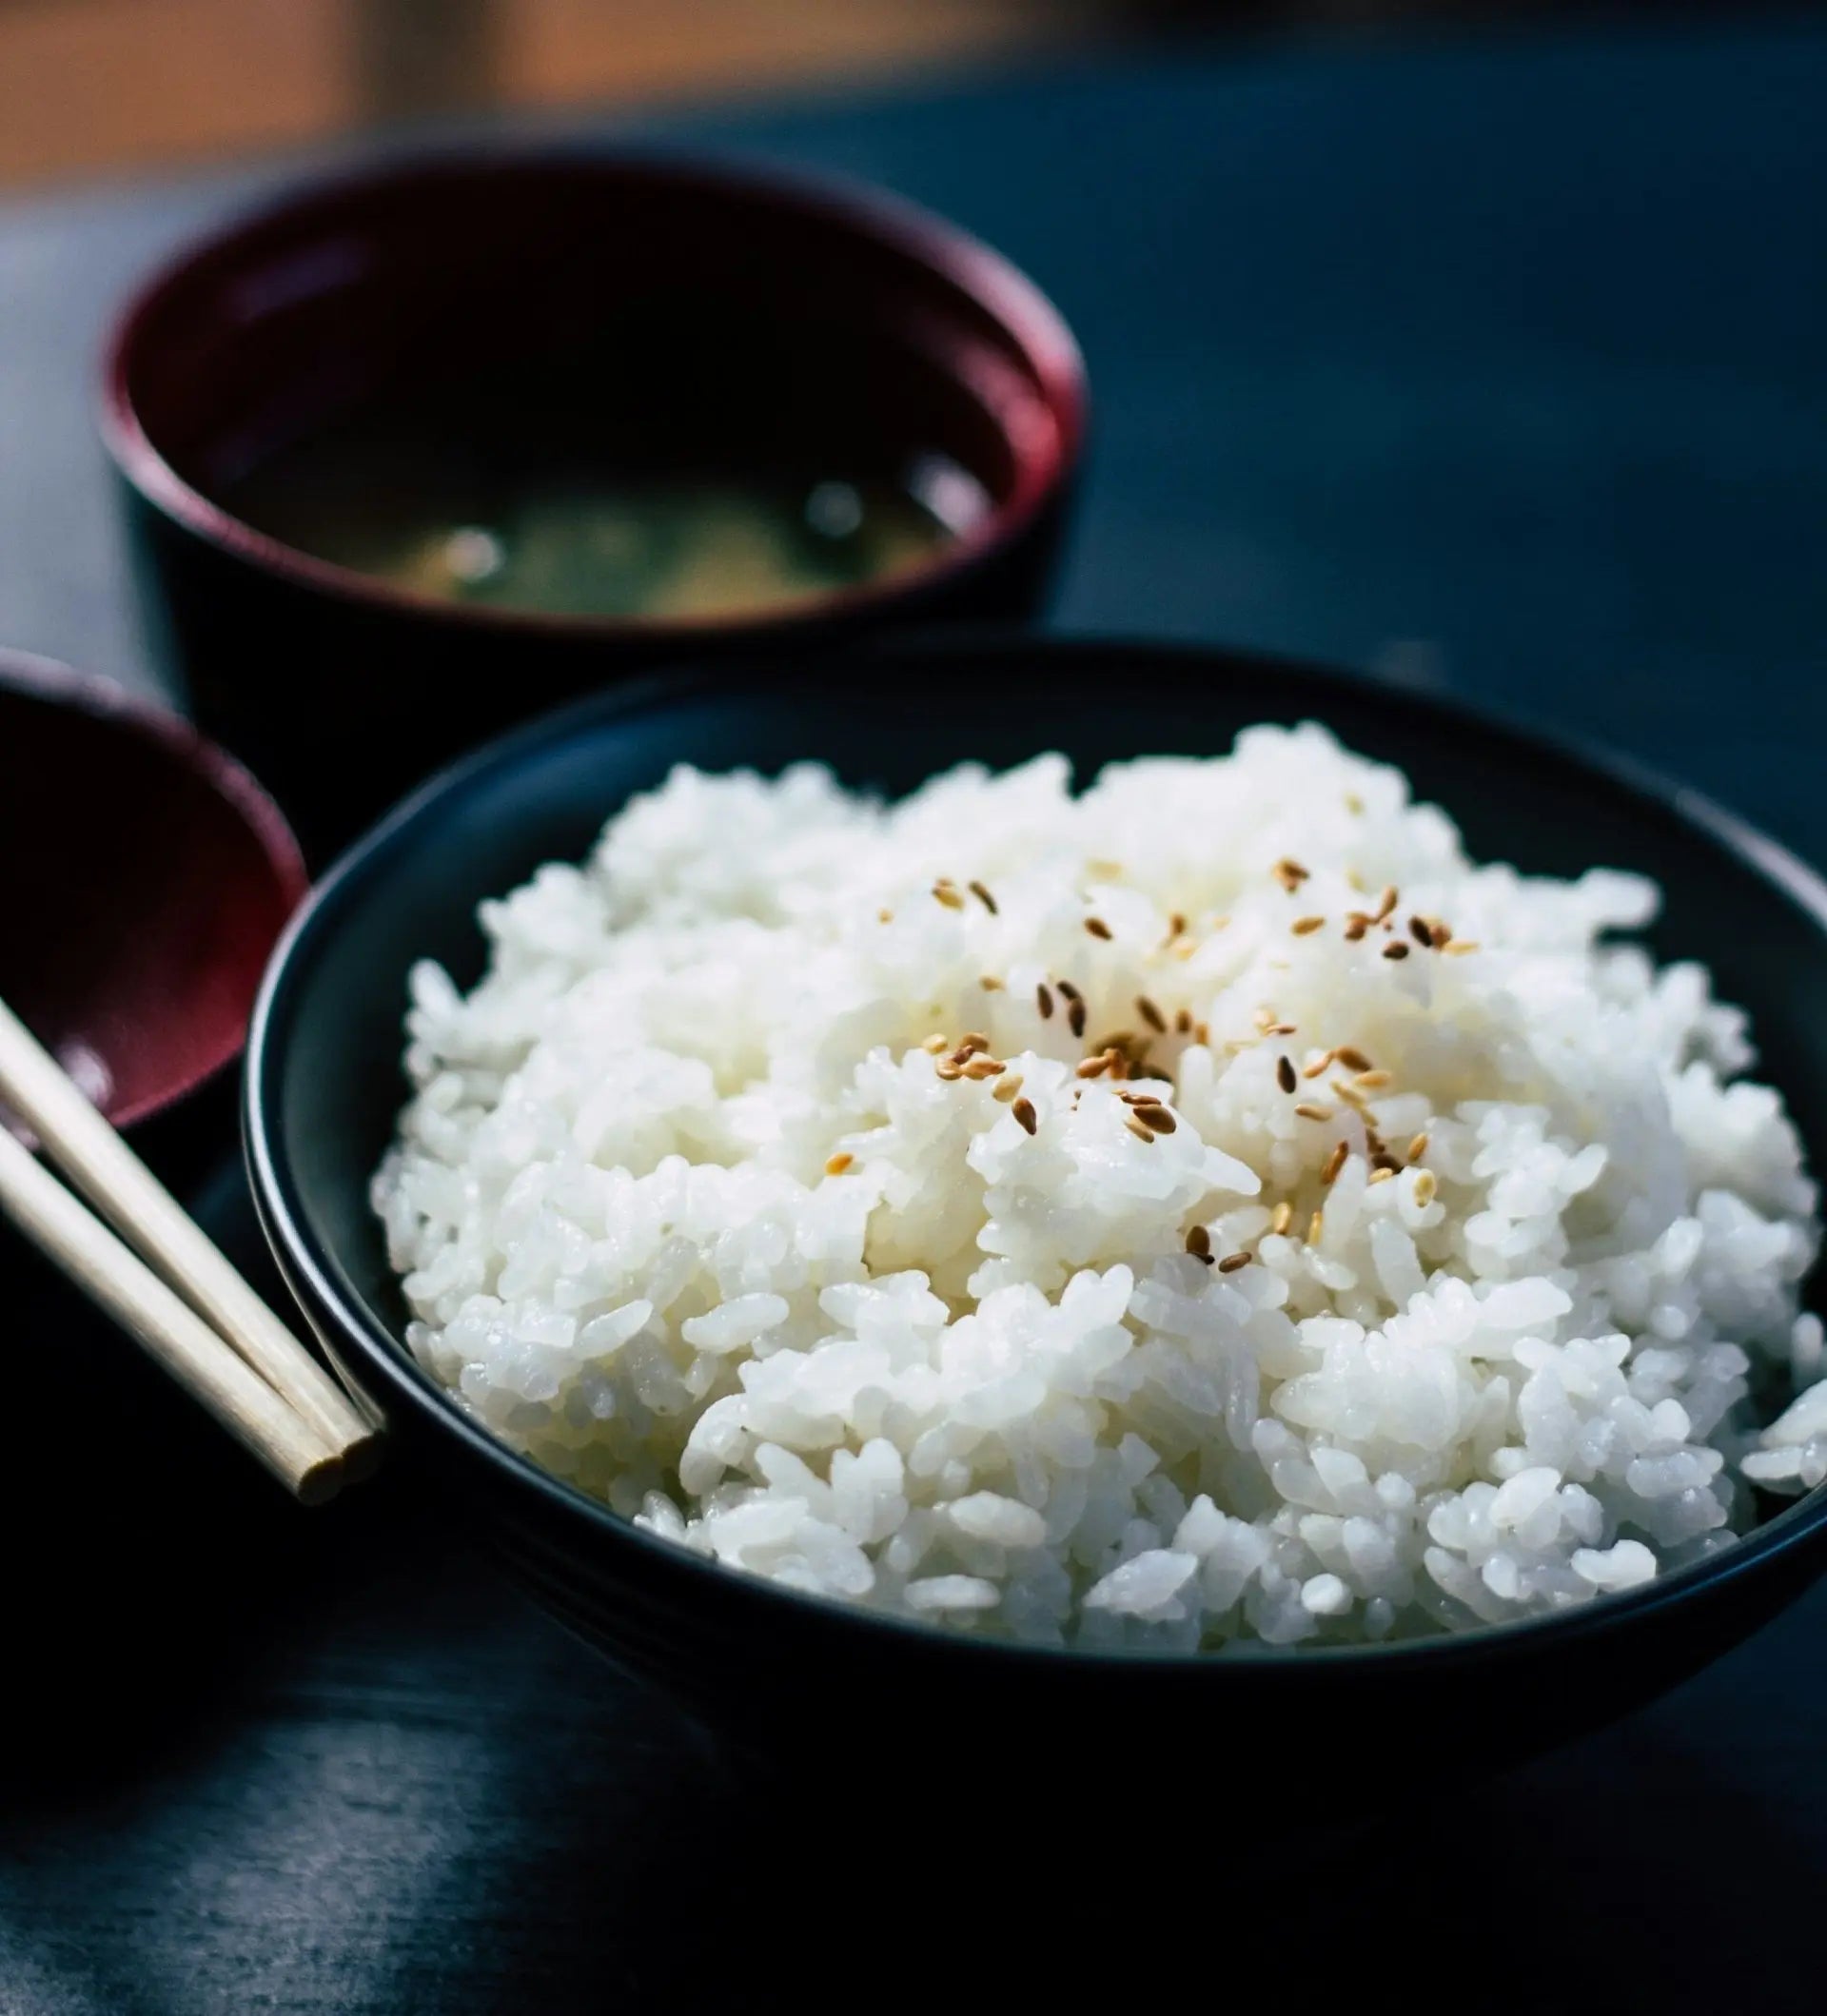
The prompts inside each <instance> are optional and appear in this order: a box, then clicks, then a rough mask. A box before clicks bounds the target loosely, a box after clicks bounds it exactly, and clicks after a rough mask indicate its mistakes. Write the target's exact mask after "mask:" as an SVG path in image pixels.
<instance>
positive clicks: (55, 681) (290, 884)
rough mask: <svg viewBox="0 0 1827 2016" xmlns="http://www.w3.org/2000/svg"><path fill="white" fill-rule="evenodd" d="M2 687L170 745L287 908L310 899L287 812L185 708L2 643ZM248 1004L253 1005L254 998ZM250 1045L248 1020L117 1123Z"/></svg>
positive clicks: (172, 1095)
mask: <svg viewBox="0 0 1827 2016" xmlns="http://www.w3.org/2000/svg"><path fill="white" fill-rule="evenodd" d="M0 688H4V689H5V690H7V691H9V692H12V693H21V694H25V695H29V697H31V698H34V699H41V700H49V701H50V702H51V703H52V704H53V705H56V706H59V707H68V708H70V709H71V710H73V711H74V712H76V713H79V714H88V716H89V717H90V718H91V719H92V720H95V721H98V722H100V723H101V724H103V725H104V726H105V727H108V728H110V729H118V730H120V731H121V732H123V733H124V734H130V735H136V736H138V737H139V739H140V740H142V741H144V742H148V743H150V744H152V745H153V746H154V747H156V748H158V749H160V750H162V751H163V752H164V753H165V754H166V755H167V756H168V757H169V758H170V759H171V761H172V762H173V763H174V764H175V765H176V766H177V767H178V768H180V769H183V770H186V771H188V772H189V773H190V774H191V775H192V776H194V777H196V778H198V779H200V780H201V781H202V782H203V783H204V784H205V785H206V787H207V788H208V789H209V790H210V791H212V792H213V793H215V794H216V796H217V797H218V798H220V799H222V800H223V801H224V802H225V803H226V804H227V805H228V806H229V807H230V808H231V809H232V810H233V811H234V812H235V813H236V814H237V816H238V817H239V818H240V820H241V822H242V824H243V825H244V826H245V827H246V829H247V831H248V832H249V833H251V834H252V835H253V838H254V840H255V843H256V844H257V846H258V847H259V849H260V851H261V855H262V857H263V858H264V860H265V863H266V866H267V868H268V869H269V870H270V871H271V873H272V877H273V883H274V887H275V889H276V891H278V894H279V896H280V899H281V901H282V903H283V904H284V906H285V913H286V916H287V917H290V916H291V914H292V913H293V912H295V911H296V910H297V909H298V907H299V905H300V904H301V903H303V902H304V898H305V896H306V895H307V894H308V893H309V891H310V886H311V878H310V875H309V874H308V872H307V871H306V870H305V867H304V854H303V853H302V852H301V851H299V845H298V842H297V840H296V839H294V838H293V836H292V830H291V828H290V827H289V826H288V825H287V824H286V823H285V814H284V813H283V812H281V811H280V809H279V807H278V806H277V805H276V804H275V803H274V801H273V800H272V799H271V798H270V797H269V796H268V795H267V793H265V790H263V789H262V787H261V785H260V783H259V782H258V781H257V780H256V778H255V777H254V775H253V773H251V772H250V771H248V770H247V769H246V768H245V767H244V766H243V765H242V764H240V763H239V762H237V761H236V760H235V758H234V757H233V756H231V755H230V754H228V752H227V751H226V749H223V748H222V747H220V745H218V744H217V743H214V742H212V741H210V740H209V739H208V737H207V736H206V735H202V734H198V732H197V731H196V730H195V729H194V728H192V727H191V725H190V724H189V722H188V721H187V720H185V719H184V718H183V717H182V716H181V715H179V714H171V713H168V712H167V710H166V709H164V708H162V707H158V706H155V705H154V704H153V703H152V702H151V701H149V700H142V699H140V698H138V697H137V696H136V695H133V694H130V693H128V691H127V690H126V688H125V687H122V686H117V685H116V684H115V683H114V681H113V680H112V679H106V678H103V677H102V676H101V675H100V674H98V673H92V672H78V671H77V670H76V669H75V667H74V666H71V665H66V664H63V663H62V662H61V661H59V660H58V659H56V658H45V657H39V656H35V655H34V654H32V653H30V652H24V651H0ZM275 942H277V940H276V941H275ZM247 1006H248V1008H249V1010H250V1012H251V1010H252V1008H253V1001H252V999H251V998H250V999H249V1001H248V1004H247ZM246 1047H247V1036H246V1025H245V1024H244V1026H243V1027H242V1028H241V1030H240V1031H239V1033H237V1034H236V1035H234V1036H233V1037H232V1038H226V1039H225V1041H224V1043H223V1044H222V1045H221V1046H219V1047H218V1048H217V1050H216V1051H215V1052H213V1053H206V1055H205V1057H204V1059H203V1061H202V1062H201V1063H199V1064H196V1065H193V1066H192V1067H190V1068H189V1069H188V1070H186V1071H183V1072H180V1073H178V1074H176V1075H175V1076H173V1077H172V1078H171V1079H170V1080H169V1082H168V1083H167V1084H166V1085H164V1086H161V1087H160V1089H159V1090H158V1091H157V1092H154V1093H148V1094H147V1096H145V1097H144V1098H141V1099H139V1100H136V1101H132V1102H129V1103H128V1105H125V1106H120V1107H119V1108H117V1109H115V1110H113V1111H110V1113H109V1115H108V1118H109V1120H110V1121H111V1123H112V1124H113V1125H115V1126H117V1127H129V1126H132V1125H135V1124H136V1123H137V1122H139V1121H142V1120H148V1119H150V1118H151V1117H152V1115H153V1114H155V1113H161V1112H164V1111H165V1110H166V1109H167V1107H168V1106H176V1105H177V1104H178V1103H179V1102H180V1101H181V1100H184V1099H187V1098H188V1097H189V1095H190V1094H191V1093H192V1092H194V1091H197V1090H199V1089H200V1088H201V1087H202V1086H205V1085H207V1084H208V1083H209V1081H210V1080H211V1079H212V1078H214V1077H215V1076H216V1075H217V1074H218V1073H219V1072H220V1071H223V1070H225V1069H226V1067H228V1066H229V1065H231V1064H233V1063H234V1061H235V1060H236V1059H237V1058H238V1057H239V1056H240V1055H241V1054H242V1052H243V1051H244V1050H245V1049H246Z"/></svg>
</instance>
